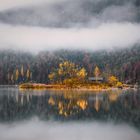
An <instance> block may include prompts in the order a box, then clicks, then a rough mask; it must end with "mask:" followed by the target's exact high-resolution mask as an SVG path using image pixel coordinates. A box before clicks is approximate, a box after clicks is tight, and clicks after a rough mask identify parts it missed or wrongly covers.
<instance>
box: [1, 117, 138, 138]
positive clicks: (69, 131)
mask: <svg viewBox="0 0 140 140" xmlns="http://www.w3.org/2000/svg"><path fill="white" fill-rule="evenodd" d="M139 138H140V134H139V133H138V132H137V131H136V130H135V129H133V128H131V127H129V126H127V125H123V124H122V125H113V124H106V123H105V124H103V123H98V122H92V123H91V122H68V123H60V122H43V121H39V120H36V119H35V120H34V119H33V120H30V121H25V122H20V123H14V124H10V125H9V124H6V125H4V124H0V139H1V140H66V139H67V140H93V139H94V140H104V139H107V140H125V139H126V140H139Z"/></svg>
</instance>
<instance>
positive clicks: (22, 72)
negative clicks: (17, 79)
mask: <svg viewBox="0 0 140 140" xmlns="http://www.w3.org/2000/svg"><path fill="white" fill-rule="evenodd" d="M21 76H22V77H24V67H23V65H22V66H21Z"/></svg>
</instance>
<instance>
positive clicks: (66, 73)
mask: <svg viewBox="0 0 140 140" xmlns="http://www.w3.org/2000/svg"><path fill="white" fill-rule="evenodd" d="M86 75H87V73H86V70H85V69H84V68H82V69H79V68H78V66H77V65H76V64H74V63H72V62H70V61H64V62H62V63H60V64H59V67H58V69H57V70H55V71H54V72H52V73H51V74H49V76H48V77H49V79H50V80H51V81H54V82H56V81H58V82H60V83H64V84H67V85H70V86H72V85H74V84H75V83H78V81H80V82H81V80H80V79H82V80H84V78H85V77H86Z"/></svg>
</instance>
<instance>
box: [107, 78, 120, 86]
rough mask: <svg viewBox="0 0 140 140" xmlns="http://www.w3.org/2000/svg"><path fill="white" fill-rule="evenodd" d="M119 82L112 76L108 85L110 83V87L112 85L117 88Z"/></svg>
mask: <svg viewBox="0 0 140 140" xmlns="http://www.w3.org/2000/svg"><path fill="white" fill-rule="evenodd" d="M118 81H119V80H118V78H117V77H115V76H110V77H109V78H108V83H109V84H110V85H112V86H115V85H116V84H117V82H118Z"/></svg>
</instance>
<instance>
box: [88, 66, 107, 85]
mask: <svg viewBox="0 0 140 140" xmlns="http://www.w3.org/2000/svg"><path fill="white" fill-rule="evenodd" d="M93 74H94V76H93V77H88V81H89V82H91V83H93V82H98V83H103V82H105V78H103V77H102V76H101V71H100V69H99V67H98V66H96V67H95V69H94V72H93Z"/></svg>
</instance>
